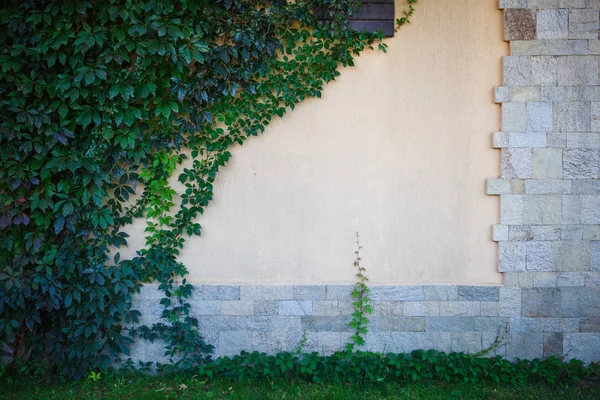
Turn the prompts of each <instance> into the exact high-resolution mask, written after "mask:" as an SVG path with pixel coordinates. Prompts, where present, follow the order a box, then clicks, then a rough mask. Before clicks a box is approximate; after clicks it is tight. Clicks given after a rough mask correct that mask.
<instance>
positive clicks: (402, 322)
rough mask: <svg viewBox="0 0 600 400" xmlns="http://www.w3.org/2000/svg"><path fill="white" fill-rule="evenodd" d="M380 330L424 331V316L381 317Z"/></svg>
mask: <svg viewBox="0 0 600 400" xmlns="http://www.w3.org/2000/svg"><path fill="white" fill-rule="evenodd" d="M379 330H380V331H384V332H385V331H393V332H424V331H425V318H424V317H381V319H380V320H379Z"/></svg>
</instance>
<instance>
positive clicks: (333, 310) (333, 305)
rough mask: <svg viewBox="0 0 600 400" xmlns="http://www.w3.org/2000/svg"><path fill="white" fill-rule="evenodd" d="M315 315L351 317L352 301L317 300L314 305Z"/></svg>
mask: <svg viewBox="0 0 600 400" xmlns="http://www.w3.org/2000/svg"><path fill="white" fill-rule="evenodd" d="M312 309H313V315H322V316H330V317H333V316H339V315H351V314H352V312H353V310H354V309H353V307H352V300H350V299H348V300H315V301H313V305H312Z"/></svg>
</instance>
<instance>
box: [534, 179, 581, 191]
mask: <svg viewBox="0 0 600 400" xmlns="http://www.w3.org/2000/svg"><path fill="white" fill-rule="evenodd" d="M570 192H571V181H567V180H558V179H544V180H529V179H528V180H526V181H525V193H526V194H568V193H570Z"/></svg>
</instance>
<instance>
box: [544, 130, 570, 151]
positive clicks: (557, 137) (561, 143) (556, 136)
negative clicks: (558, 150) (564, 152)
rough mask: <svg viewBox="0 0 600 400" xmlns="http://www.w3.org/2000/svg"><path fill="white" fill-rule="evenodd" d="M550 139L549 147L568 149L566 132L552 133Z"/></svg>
mask: <svg viewBox="0 0 600 400" xmlns="http://www.w3.org/2000/svg"><path fill="white" fill-rule="evenodd" d="M547 137H548V139H547V140H548V147H567V134H566V133H564V132H550V133H548V135H547Z"/></svg>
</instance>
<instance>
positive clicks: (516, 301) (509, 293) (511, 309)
mask: <svg viewBox="0 0 600 400" xmlns="http://www.w3.org/2000/svg"><path fill="white" fill-rule="evenodd" d="M521 298H522V296H521V289H520V288H507V287H501V288H500V310H499V311H498V315H499V316H500V317H518V316H521Z"/></svg>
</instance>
